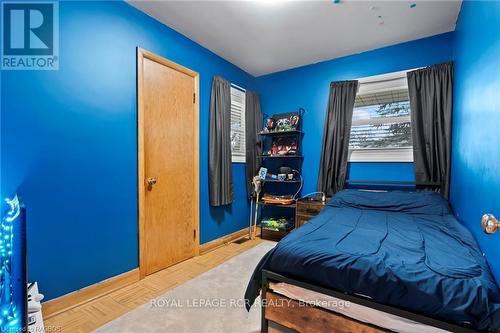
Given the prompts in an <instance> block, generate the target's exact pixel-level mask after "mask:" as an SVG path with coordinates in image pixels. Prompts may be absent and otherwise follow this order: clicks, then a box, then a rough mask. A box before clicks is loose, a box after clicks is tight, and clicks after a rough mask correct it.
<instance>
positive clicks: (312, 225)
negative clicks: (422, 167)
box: [245, 190, 500, 331]
mask: <svg viewBox="0 0 500 333" xmlns="http://www.w3.org/2000/svg"><path fill="white" fill-rule="evenodd" d="M263 269H266V270H269V271H272V272H275V273H278V274H281V275H284V276H287V277H290V278H293V279H296V280H300V281H303V282H306V283H310V284H314V285H318V286H321V287H324V288H328V289H332V290H338V291H342V292H347V293H350V294H361V295H366V296H368V297H370V298H371V299H372V300H373V301H375V302H377V303H381V304H385V305H389V306H394V307H397V308H401V309H404V310H407V311H410V312H414V313H418V314H422V315H426V316H429V317H433V318H438V319H441V320H443V321H447V322H453V323H456V324H459V325H465V326H469V327H472V328H475V329H477V330H485V329H490V330H493V331H499V329H500V291H499V289H498V286H497V285H496V283H495V281H494V279H493V277H492V275H491V272H490V270H489V267H488V264H487V262H486V260H485V258H484V257H483V255H482V253H481V251H480V250H479V247H478V246H477V243H476V242H475V240H474V238H473V237H472V235H471V234H470V232H469V231H468V230H467V229H466V228H465V227H464V226H463V225H462V224H460V223H459V222H458V221H457V220H456V219H455V217H454V216H453V214H452V213H451V210H450V208H449V206H448V203H447V201H446V200H445V199H444V198H443V197H442V196H441V195H439V194H437V193H433V192H398V191H394V192H380V193H377V192H363V191H355V190H344V191H341V192H339V193H337V194H336V195H335V196H334V197H333V198H332V200H331V201H330V202H329V203H328V204H327V206H326V207H325V208H324V209H323V210H322V212H321V213H320V214H318V215H317V216H316V217H315V218H313V219H312V220H310V222H309V223H307V224H306V225H304V226H302V227H300V228H299V229H297V230H295V231H293V232H292V233H290V234H289V235H288V236H286V237H285V238H283V239H282V240H281V241H280V242H279V243H278V244H277V245H276V247H275V248H274V249H272V250H271V251H270V252H269V253H268V254H266V255H265V256H264V258H263V259H262V260H261V262H260V263H259V265H258V266H257V268H256V270H255V272H254V274H253V276H252V278H251V280H250V282H249V285H248V288H247V292H246V294H245V297H246V299H248V301H249V302H248V304H249V305H250V304H252V302H253V300H254V299H255V297H256V296H257V295H258V293H259V289H260V283H261V272H262V270H263Z"/></svg>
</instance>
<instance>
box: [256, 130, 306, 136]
mask: <svg viewBox="0 0 500 333" xmlns="http://www.w3.org/2000/svg"><path fill="white" fill-rule="evenodd" d="M303 133H304V132H302V131H271V132H260V133H258V134H259V135H268V136H275V135H281V136H292V135H299V134H303Z"/></svg>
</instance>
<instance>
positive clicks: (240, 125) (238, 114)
mask: <svg viewBox="0 0 500 333" xmlns="http://www.w3.org/2000/svg"><path fill="white" fill-rule="evenodd" d="M231 156H232V161H233V163H245V161H246V151H245V92H244V91H242V90H240V89H238V88H234V87H231Z"/></svg>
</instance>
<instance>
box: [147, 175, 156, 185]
mask: <svg viewBox="0 0 500 333" xmlns="http://www.w3.org/2000/svg"><path fill="white" fill-rule="evenodd" d="M146 182H147V183H148V186H149V187H152V186H153V185H154V184H156V178H154V177H149V178H148V179H147V180H146Z"/></svg>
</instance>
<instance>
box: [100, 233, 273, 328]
mask: <svg viewBox="0 0 500 333" xmlns="http://www.w3.org/2000/svg"><path fill="white" fill-rule="evenodd" d="M274 245H275V243H273V242H264V243H261V244H259V245H257V246H255V247H254V248H252V249H250V250H248V251H246V252H244V253H242V254H240V255H238V256H236V257H234V258H231V259H230V260H228V261H227V262H225V263H223V264H221V265H219V266H217V267H215V268H213V269H211V270H210V271H208V272H205V273H203V274H202V275H200V276H198V277H196V278H194V279H192V280H190V281H188V282H186V283H184V284H182V285H180V286H178V287H176V288H174V289H172V290H170V291H168V292H167V293H165V294H163V295H162V296H160V297H158V298H156V299H155V300H152V301H151V302H149V303H147V304H144V305H143V306H141V307H139V308H137V309H135V310H132V311H131V312H129V313H127V314H125V315H123V316H121V317H120V318H118V319H115V320H113V321H111V322H109V323H107V324H106V325H104V326H102V327H100V328H99V329H98V330H96V331H95V332H99V333H111V332H116V333H136V332H140V333H143V332H162V333H163V332H165V333H170V332H171V333H174V332H175V333H177V332H179V333H180V332H189V333H203V332H207V333H218V332H234V333H236V332H241V333H249V332H258V331H260V307H258V306H255V305H254V306H253V307H252V309H251V311H250V312H247V311H246V310H245V307H244V302H243V295H244V293H245V289H246V286H247V283H248V280H249V279H250V276H251V274H252V272H253V270H254V268H255V266H256V265H257V263H258V262H259V260H260V258H262V256H264V254H266V252H267V251H269V250H270V249H271V248H273V247H274Z"/></svg>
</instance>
